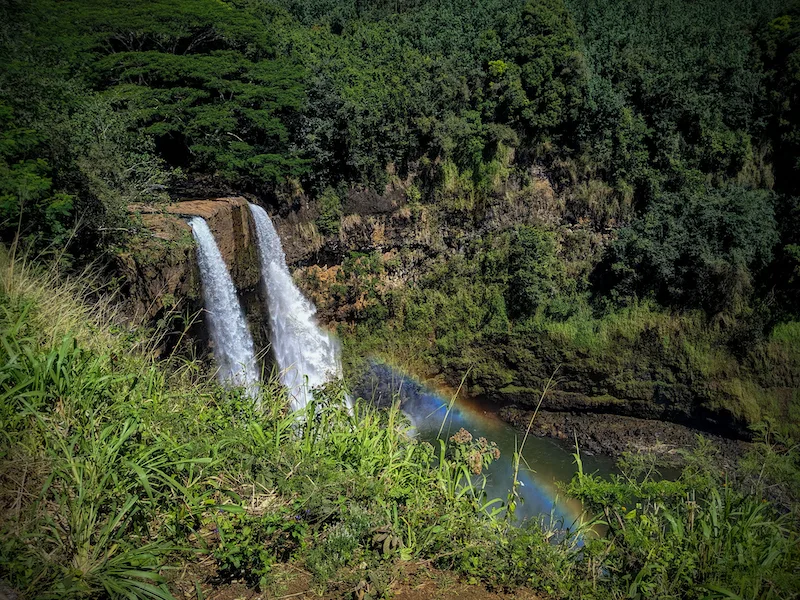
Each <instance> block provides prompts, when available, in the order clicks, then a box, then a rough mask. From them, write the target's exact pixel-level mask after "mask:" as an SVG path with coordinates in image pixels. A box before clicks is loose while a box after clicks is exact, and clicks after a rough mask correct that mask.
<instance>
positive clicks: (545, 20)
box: [514, 0, 585, 133]
mask: <svg viewBox="0 0 800 600" xmlns="http://www.w3.org/2000/svg"><path fill="white" fill-rule="evenodd" d="M522 20H523V26H522V32H521V36H520V38H519V39H517V41H516V47H515V50H514V51H515V54H516V57H515V58H516V61H517V64H519V65H520V81H521V84H522V89H524V90H525V93H526V95H527V99H528V102H527V103H526V104H525V106H524V107H523V109H522V118H523V120H524V121H523V122H524V123H525V125H526V126H527V127H528V128H529V129H530V130H531V131H533V132H537V133H541V132H549V131H553V130H556V129H557V128H558V127H559V126H561V125H563V124H564V122H566V121H574V120H575V119H576V118H577V115H578V110H579V108H580V104H581V100H582V95H583V94H582V89H581V88H582V85H583V84H584V77H585V75H584V72H583V64H582V62H583V58H582V55H581V53H580V52H579V50H578V35H577V31H576V29H575V25H574V23H573V22H572V18H571V17H570V14H569V12H568V11H567V8H566V6H565V4H564V2H563V0H529V1H528V3H527V4H526V5H525V8H524V10H523V12H522Z"/></svg>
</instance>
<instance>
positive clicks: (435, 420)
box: [358, 364, 614, 528]
mask: <svg viewBox="0 0 800 600" xmlns="http://www.w3.org/2000/svg"><path fill="white" fill-rule="evenodd" d="M358 391H359V395H361V396H362V397H364V398H366V399H372V400H373V401H375V402H378V403H381V404H387V403H390V402H391V401H392V398H396V397H398V396H399V398H400V400H401V406H402V409H403V411H404V412H405V413H406V414H407V415H408V416H409V418H410V419H411V422H412V423H413V425H414V428H415V429H416V432H417V435H418V436H419V438H420V439H423V440H426V441H428V442H435V441H436V437H437V434H438V432H439V428H440V427H442V421H443V420H444V419H445V418H446V421H445V423H444V427H443V428H442V434H441V435H442V438H444V439H447V438H449V437H450V436H452V435H453V434H454V433H456V432H457V431H458V430H459V429H460V428H462V427H463V428H464V429H466V430H467V431H469V432H470V433H471V434H472V436H473V438H479V437H485V438H486V439H487V440H489V441H490V442H495V443H496V444H497V446H498V448H499V449H500V460H498V461H495V462H493V463H492V464H491V465H490V466H489V467H488V468H487V469H484V474H485V475H486V492H487V495H488V498H489V499H491V498H500V499H501V500H503V501H504V502H505V500H506V498H507V496H508V492H509V489H510V487H511V482H512V478H513V456H514V451H515V448H517V447H519V444H520V443H521V442H522V437H523V435H524V433H523V432H521V431H518V430H517V429H515V428H513V427H511V426H510V425H508V424H507V423H506V422H505V421H503V420H501V419H500V418H499V417H498V416H497V410H498V407H497V406H494V405H492V404H489V403H487V402H485V401H478V400H476V399H472V398H468V397H465V396H464V395H463V394H462V395H459V396H458V397H457V398H456V400H455V403H454V404H453V407H452V408H451V409H450V412H449V414H448V413H447V407H448V405H449V404H450V401H451V399H452V398H453V394H447V395H445V394H444V393H440V392H437V391H436V390H433V389H431V388H429V387H427V386H425V385H423V384H422V383H420V382H418V381H416V380H415V379H413V378H412V377H410V376H409V375H406V374H403V373H402V372H400V371H399V370H397V369H394V368H392V367H389V366H388V365H385V364H375V365H373V367H372V370H371V373H370V375H369V376H368V377H367V383H366V384H365V385H364V388H363V389H360V390H358ZM573 452H574V449H570V448H569V447H568V446H567V445H565V444H564V443H562V442H560V441H556V440H552V439H548V438H538V437H535V436H532V435H531V436H529V437H528V440H527V441H526V442H525V448H524V452H523V459H524V462H522V463H521V465H520V473H519V477H518V479H519V481H520V482H522V486H521V487H520V489H519V493H520V496H521V497H522V500H523V503H522V505H521V506H518V508H517V517H518V518H520V519H531V518H540V517H544V518H545V519H548V518H549V516H550V514H551V511H552V514H553V515H554V517H555V518H556V519H559V520H560V521H561V525H560V526H562V527H570V528H571V526H572V524H573V523H574V522H575V521H576V520H577V519H579V518H580V515H581V504H580V502H578V501H577V500H569V499H567V498H565V497H564V496H563V494H561V495H559V492H558V489H557V483H558V482H567V481H569V480H570V479H571V478H572V476H573V474H574V473H575V471H576V466H575V462H574V457H573V456H572V453H573ZM581 459H582V460H583V466H584V471H586V472H595V471H599V472H600V473H609V472H611V471H613V469H614V460H613V459H612V458H610V457H606V456H586V455H582V456H581Z"/></svg>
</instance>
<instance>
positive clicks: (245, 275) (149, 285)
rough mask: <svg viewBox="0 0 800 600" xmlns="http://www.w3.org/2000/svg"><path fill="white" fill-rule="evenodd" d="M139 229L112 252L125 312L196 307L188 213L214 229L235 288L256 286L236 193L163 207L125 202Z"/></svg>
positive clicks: (246, 221)
mask: <svg viewBox="0 0 800 600" xmlns="http://www.w3.org/2000/svg"><path fill="white" fill-rule="evenodd" d="M130 211H131V212H132V213H133V214H134V215H135V217H137V218H138V219H140V221H141V229H140V231H139V232H138V234H137V235H136V236H134V238H133V239H132V240H130V242H129V243H128V245H127V247H126V248H125V249H124V250H123V251H121V252H119V253H118V255H117V261H118V265H119V271H120V273H121V274H122V276H123V280H124V288H125V290H124V291H125V292H126V293H125V296H126V297H127V298H128V302H129V303H130V304H129V307H128V310H127V311H126V312H127V313H128V314H129V315H131V317H132V318H133V319H135V320H137V321H140V322H144V321H152V320H154V319H157V318H159V317H160V315H162V314H163V313H164V312H165V311H167V310H170V309H172V308H182V307H184V306H188V308H190V309H191V308H196V309H199V308H200V298H201V294H200V276H199V272H198V270H197V257H196V252H195V247H194V241H193V239H192V233H191V228H190V227H189V225H188V223H187V218H189V217H202V218H204V219H205V220H206V221H207V222H208V226H209V227H210V228H211V231H212V232H213V233H214V237H215V239H216V241H217V245H218V246H219V249H220V252H221V253H222V258H223V259H224V260H225V263H226V264H227V265H228V268H229V269H230V272H231V276H232V278H233V281H234V284H235V285H236V287H237V289H238V290H239V291H240V293H244V292H246V291H254V290H256V289H257V286H258V282H259V279H260V276H261V275H260V268H259V261H258V247H257V246H256V241H255V239H256V238H255V230H254V228H253V223H252V219H251V218H250V210H249V208H248V204H247V200H245V199H244V198H241V197H234V198H212V199H206V200H188V201H184V202H176V203H174V204H170V205H167V206H164V207H152V206H131V207H130Z"/></svg>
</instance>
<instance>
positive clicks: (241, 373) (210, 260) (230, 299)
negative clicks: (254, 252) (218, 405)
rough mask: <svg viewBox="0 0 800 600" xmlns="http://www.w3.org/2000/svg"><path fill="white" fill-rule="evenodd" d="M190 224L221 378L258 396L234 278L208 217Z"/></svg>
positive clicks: (249, 340) (255, 368) (252, 355)
mask: <svg viewBox="0 0 800 600" xmlns="http://www.w3.org/2000/svg"><path fill="white" fill-rule="evenodd" d="M189 225H190V226H191V227H192V235H193V236H194V239H195V241H196V242H197V262H198V265H199V267H200V279H202V281H203V300H204V301H205V307H206V312H207V313H208V322H209V330H210V332H211V339H212V340H214V355H215V356H216V359H217V366H218V367H219V371H218V376H219V379H220V381H222V382H223V383H226V384H229V385H235V386H241V387H244V388H245V389H246V390H247V392H248V393H249V394H250V395H251V396H254V395H255V393H256V392H257V389H258V380H259V377H258V376H259V370H258V365H257V363H256V352H255V346H254V345H253V338H252V336H251V335H250V330H249V329H248V328H247V321H246V320H245V318H244V313H243V312H242V307H241V306H240V304H239V297H238V296H237V295H236V288H235V287H234V285H233V280H232V279H231V275H230V273H229V272H228V267H227V266H226V265H225V261H224V260H222V254H220V252H219V248H218V247H217V242H216V241H215V240H214V236H213V234H212V233H211V230H210V229H209V228H208V223H206V222H205V219H201V218H200V217H194V218H193V219H191V220H190V221H189Z"/></svg>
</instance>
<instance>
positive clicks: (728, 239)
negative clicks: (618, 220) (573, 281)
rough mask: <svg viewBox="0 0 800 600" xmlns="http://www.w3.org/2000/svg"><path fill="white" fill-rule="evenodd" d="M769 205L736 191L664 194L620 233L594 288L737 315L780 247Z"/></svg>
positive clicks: (768, 200)
mask: <svg viewBox="0 0 800 600" xmlns="http://www.w3.org/2000/svg"><path fill="white" fill-rule="evenodd" d="M774 202H775V198H774V195H773V194H772V193H770V192H769V191H767V190H750V189H746V188H742V187H738V186H728V187H724V188H704V189H703V188H701V189H698V190H695V189H691V188H687V189H684V190H682V191H680V192H676V193H665V194H662V195H661V196H659V197H658V198H656V199H655V200H654V201H652V202H651V204H650V205H649V206H648V207H647V210H646V211H645V213H644V214H643V215H642V216H641V217H640V218H638V219H637V220H636V221H635V222H634V223H633V224H632V225H631V226H630V227H626V228H624V229H622V230H621V231H620V234H619V237H618V239H617V240H616V241H615V242H614V243H613V244H612V245H611V247H610V249H609V252H608V255H607V257H606V259H605V261H604V263H603V264H602V265H601V266H600V267H599V268H598V270H597V271H596V273H595V277H594V281H595V283H596V289H598V290H603V289H607V288H606V286H608V285H609V284H610V287H611V289H612V290H613V291H614V292H615V293H616V294H617V295H618V296H621V297H630V296H636V295H647V294H648V293H652V294H654V295H655V296H656V298H657V299H658V300H659V301H660V302H661V303H662V304H664V305H667V306H679V307H700V308H703V309H705V310H706V311H707V312H708V313H710V314H716V313H720V312H723V311H725V312H733V313H735V312H738V310H740V309H741V308H742V307H743V306H745V305H746V304H747V302H748V301H749V297H750V294H751V292H752V291H753V285H752V284H753V279H754V275H755V274H757V273H758V272H759V271H760V270H762V269H763V268H764V267H766V266H767V265H768V264H769V263H770V260H771V259H772V253H773V249H774V247H775V244H776V243H777V242H778V232H777V224H776V222H775V215H774Z"/></svg>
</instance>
